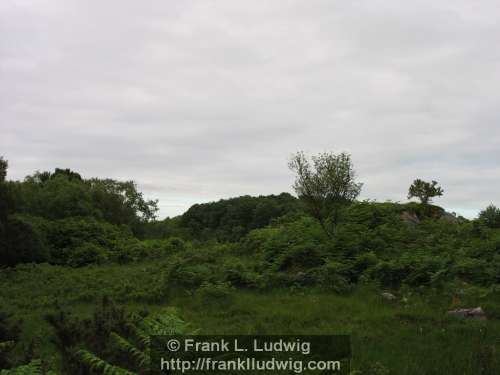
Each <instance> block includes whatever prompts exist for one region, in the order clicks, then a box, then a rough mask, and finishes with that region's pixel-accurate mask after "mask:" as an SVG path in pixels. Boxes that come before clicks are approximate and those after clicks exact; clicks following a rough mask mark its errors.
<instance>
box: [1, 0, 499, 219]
mask: <svg viewBox="0 0 500 375" xmlns="http://www.w3.org/2000/svg"><path fill="white" fill-rule="evenodd" d="M499 19H500V7H499V6H498V0H494V1H489V0H482V1H477V2H473V1H470V0H469V1H460V0H452V1H435V0H432V1H412V2H408V1H401V0H393V1H391V0H383V1H378V0H367V1H353V0H349V1H340V0H339V1H336V0H328V1H315V0H302V1H285V0H274V1H249V0H245V1H243V0H241V1H238V0H227V1H226V0H217V1H209V0H204V1H186V0H182V1H181V0H179V1H173V0H169V1H164V0H161V1H160V0H158V1H137V0H134V1H124V0H117V1H110V0H105V1H103V0H99V1H90V0H80V1H72V0H61V1H56V0H31V1H30V0H19V1H13V0H1V1H0V155H4V157H5V158H7V159H8V160H9V163H10V170H9V177H10V178H11V179H22V178H23V177H24V176H26V175H27V174H31V173H33V172H34V171H35V170H53V169H54V168H55V167H64V168H66V167H68V168H71V169H74V170H76V171H78V172H80V173H81V174H82V175H83V176H85V177H111V178H116V179H133V180H135V181H136V182H137V183H138V185H139V187H140V189H141V190H142V191H144V192H145V194H146V196H148V197H151V198H158V199H159V200H160V207H161V215H162V216H167V215H168V216H172V215H176V214H180V213H182V212H183V211H184V210H186V209H187V208H188V207H189V206H190V205H191V204H194V203H198V202H205V201H210V200H217V199H220V198H223V197H231V196H238V195H243V194H251V195H258V194H270V193H279V192H282V191H290V192H291V188H290V186H291V183H292V181H293V176H292V174H291V173H290V172H289V171H288V169H287V160H288V158H289V156H290V154H291V153H292V152H294V151H297V150H304V151H305V152H307V153H311V154H313V153H318V152H322V151H334V152H340V151H347V152H350V153H351V154H352V156H353V161H354V164H355V168H356V170H357V171H358V175H359V180H360V181H362V182H364V188H363V192H362V198H370V199H377V200H379V201H385V200H394V201H405V200H406V193H407V189H408V186H409V185H410V183H411V181H412V180H413V179H414V178H416V177H421V178H423V179H436V180H438V181H439V182H440V184H441V185H442V186H443V188H444V190H445V195H444V196H443V197H442V198H439V199H437V200H436V203H437V204H440V205H442V206H444V207H445V208H447V209H449V210H450V211H457V212H460V213H463V214H465V215H467V216H469V217H470V216H474V214H475V213H476V212H477V210H478V209H481V208H484V207H485V206H486V205H487V204H489V203H490V202H493V203H497V204H500V147H499V146H500V126H499V125H500V122H499V120H500V45H499V44H500V22H499Z"/></svg>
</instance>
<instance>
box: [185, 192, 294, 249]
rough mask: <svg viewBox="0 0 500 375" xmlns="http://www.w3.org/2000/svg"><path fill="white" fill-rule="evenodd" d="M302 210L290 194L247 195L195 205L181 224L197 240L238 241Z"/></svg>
mask: <svg viewBox="0 0 500 375" xmlns="http://www.w3.org/2000/svg"><path fill="white" fill-rule="evenodd" d="M300 209H301V206H300V203H299V202H298V200H297V199H296V198H294V197H292V196H291V195H290V194H288V193H281V194H279V195H269V196H259V197H251V196H248V195H246V196H242V197H238V198H232V199H222V200H220V201H218V202H212V203H205V204H195V205H194V206H192V207H191V208H190V209H189V210H187V211H186V213H184V214H183V215H182V217H181V219H180V223H179V225H180V226H181V227H182V228H186V229H187V230H188V231H189V232H188V233H189V234H190V235H191V236H192V237H193V238H196V239H205V240H206V239H217V240H219V241H237V240H239V239H240V238H241V237H243V236H244V235H245V234H247V233H248V232H249V231H250V230H252V229H256V228H262V227H265V226H266V225H268V224H270V223H271V221H272V220H273V219H276V218H278V217H280V216H283V215H285V214H290V213H293V212H297V211H299V210H300Z"/></svg>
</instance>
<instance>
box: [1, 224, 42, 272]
mask: <svg viewBox="0 0 500 375" xmlns="http://www.w3.org/2000/svg"><path fill="white" fill-rule="evenodd" d="M0 241H1V242H3V243H1V244H0V245H1V246H0V265H3V266H15V265H16V264H19V263H26V262H43V261H46V260H47V258H48V251H47V245H46V240H45V236H44V234H43V231H42V230H41V229H40V227H39V226H37V223H36V222H35V221H34V220H32V218H30V217H28V216H20V215H14V216H9V217H8V218H7V221H6V223H5V232H4V236H3V241H2V239H0Z"/></svg>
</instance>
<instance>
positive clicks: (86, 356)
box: [1, 349, 137, 375]
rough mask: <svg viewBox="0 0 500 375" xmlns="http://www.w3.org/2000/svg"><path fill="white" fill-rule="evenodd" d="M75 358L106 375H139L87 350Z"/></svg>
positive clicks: (77, 354) (78, 352)
mask: <svg viewBox="0 0 500 375" xmlns="http://www.w3.org/2000/svg"><path fill="white" fill-rule="evenodd" d="M75 357H76V359H77V360H78V361H79V362H80V363H81V364H83V365H84V366H86V367H88V368H89V369H90V370H92V371H95V372H99V373H101V374H104V375H137V374H135V373H133V372H130V371H128V370H125V369H123V368H121V367H118V366H113V365H112V364H110V363H108V362H106V361H105V360H103V359H101V358H99V357H98V356H96V355H94V354H93V353H91V352H89V351H87V350H83V349H82V350H78V351H77V352H76V353H75ZM1 375H3V374H1Z"/></svg>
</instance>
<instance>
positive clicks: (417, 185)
mask: <svg viewBox="0 0 500 375" xmlns="http://www.w3.org/2000/svg"><path fill="white" fill-rule="evenodd" d="M443 193H444V190H443V189H441V187H439V186H438V183H437V181H432V182H426V181H423V180H421V179H419V178H418V179H416V180H415V181H413V184H411V186H410V189H409V190H408V199H411V198H414V197H415V198H418V199H420V202H422V204H428V203H430V202H431V200H432V198H434V197H440V196H442V195H443Z"/></svg>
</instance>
